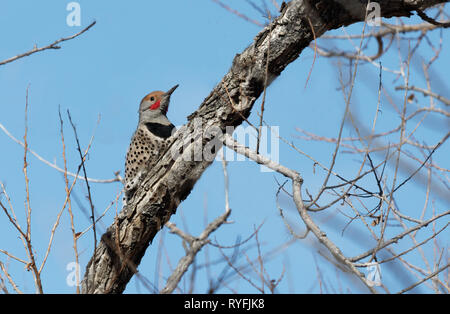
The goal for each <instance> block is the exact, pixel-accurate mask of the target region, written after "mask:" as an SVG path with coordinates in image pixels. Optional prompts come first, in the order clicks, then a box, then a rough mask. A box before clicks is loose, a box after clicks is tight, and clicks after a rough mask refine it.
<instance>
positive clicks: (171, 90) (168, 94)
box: [164, 84, 178, 96]
mask: <svg viewBox="0 0 450 314" xmlns="http://www.w3.org/2000/svg"><path fill="white" fill-rule="evenodd" d="M177 87H178V84H177V85H175V86H174V87H172V88H171V89H169V90H168V91H167V92H166V93H165V94H164V96H170V95H172V93H173V92H174V91H175V90H176V89H177Z"/></svg>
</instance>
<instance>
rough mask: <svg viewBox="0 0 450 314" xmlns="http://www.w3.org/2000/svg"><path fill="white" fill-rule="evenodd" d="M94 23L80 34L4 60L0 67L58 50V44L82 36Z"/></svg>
mask: <svg viewBox="0 0 450 314" xmlns="http://www.w3.org/2000/svg"><path fill="white" fill-rule="evenodd" d="M95 23H96V22H95V21H94V22H92V23H91V24H89V26H87V27H86V28H84V29H83V30H81V31H80V32H78V33H76V34H74V35H72V36H69V37H65V38H61V39H58V40H56V41H54V42H53V43H51V44H50V45H48V46H45V47H41V48H37V47H34V48H33V49H32V50H30V51H27V52H25V53H22V54H20V55H17V56H15V57H12V58H9V59H6V60H4V61H1V62H0V66H2V65H4V64H7V63H10V62H13V61H16V60H17V59H20V58H24V57H28V56H30V55H32V54H34V53H37V52H41V51H44V50H48V49H60V48H61V47H60V46H58V44H60V43H62V42H64V41H68V40H71V39H74V38H76V37H78V36H80V35H81V34H83V33H84V32H87V31H88V30H89V29H90V28H91V27H92V26H94V25H95Z"/></svg>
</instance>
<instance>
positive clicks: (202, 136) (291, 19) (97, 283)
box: [82, 0, 450, 293]
mask: <svg viewBox="0 0 450 314" xmlns="http://www.w3.org/2000/svg"><path fill="white" fill-rule="evenodd" d="M448 1H450V0H389V1H388V0H380V1H372V2H378V3H379V4H380V7H381V15H382V16H383V17H393V16H407V17H408V16H411V15H412V14H414V11H415V10H416V9H420V10H424V9H426V8H429V7H430V6H433V5H436V4H439V3H444V2H448ZM366 5H367V1H363V0H318V1H314V0H293V1H291V2H289V3H288V4H287V5H286V6H284V7H283V10H282V12H281V13H280V16H279V17H277V18H276V19H275V20H274V21H273V22H272V23H271V24H270V25H268V26H267V27H265V28H264V29H263V30H262V31H261V32H260V33H259V34H258V35H257V36H256V37H255V38H254V41H253V43H252V44H251V45H250V46H249V47H247V48H246V49H245V50H244V51H243V52H242V53H241V54H237V55H236V57H235V58H234V60H233V63H232V66H231V69H230V70H229V72H228V73H227V74H226V75H225V76H224V77H223V79H222V81H221V82H220V83H219V84H218V85H217V86H216V87H215V88H214V89H213V91H212V92H211V93H210V94H209V96H208V97H207V98H206V99H205V100H204V101H203V103H202V104H201V105H200V107H199V108H198V110H197V111H195V112H194V113H192V114H191V115H190V116H189V117H188V121H189V122H188V123H187V124H186V125H185V126H183V127H182V128H181V129H180V130H178V131H177V133H176V134H175V135H174V136H173V139H172V141H171V144H170V147H169V150H168V151H167V152H166V153H165V154H164V156H163V157H162V158H161V159H160V160H159V162H158V163H157V164H156V166H155V167H154V168H152V169H151V170H150V171H148V172H147V173H146V174H145V176H144V179H142V181H141V184H140V185H139V186H140V187H139V188H138V190H137V191H136V193H135V195H134V197H133V199H131V200H130V201H129V202H128V204H127V206H125V207H124V208H123V210H122V211H121V212H120V213H119V215H118V217H117V219H116V221H115V222H114V223H113V224H112V225H111V226H110V227H109V228H108V229H107V231H106V232H105V234H103V236H102V237H101V241H100V242H99V243H98V245H97V250H96V251H95V252H94V254H93V257H92V258H91V260H90V261H89V263H88V265H87V267H86V272H85V275H84V279H83V281H82V292H83V293H121V292H122V291H123V290H124V289H125V287H126V285H127V283H128V282H129V280H130V279H131V277H132V276H133V275H134V274H135V273H136V272H137V267H138V265H139V263H140V261H141V259H142V257H143V256H144V254H145V251H146V249H147V247H148V246H149V244H150V243H151V241H152V240H153V238H154V236H155V235H156V233H157V232H158V231H159V230H160V229H161V228H162V227H163V226H164V223H165V222H166V221H168V219H169V218H170V216H171V215H172V214H174V213H175V212H176V209H177V207H178V205H179V204H180V202H181V201H183V200H184V199H186V197H187V196H188V195H189V193H190V192H191V190H192V189H193V187H194V184H195V183H196V182H197V180H198V179H199V178H200V176H201V175H202V173H203V172H204V170H205V169H206V168H207V167H208V166H209V165H210V164H211V162H212V160H211V158H209V159H207V160H206V159H202V160H198V161H196V159H194V158H189V156H191V157H192V156H194V155H195V154H196V153H198V150H199V149H203V148H205V147H207V148H208V147H212V146H214V145H217V143H214V141H217V138H216V137H215V136H214V135H215V134H214V132H212V131H211V130H217V131H218V130H221V131H222V132H225V128H226V127H227V126H238V125H239V124H241V123H242V122H243V121H244V118H246V117H248V115H249V114H250V111H251V109H252V107H253V105H254V103H255V101H256V99H257V98H258V97H259V96H260V95H261V93H262V92H263V90H264V83H265V82H266V63H267V62H268V64H267V68H268V72H267V74H268V76H267V81H268V83H269V84H270V82H271V81H273V80H274V79H275V78H276V77H278V76H279V75H280V74H281V72H282V71H283V70H284V69H285V68H286V66H287V65H288V64H289V63H291V62H292V61H294V60H296V59H297V58H298V56H299V55H300V53H301V52H302V51H303V49H304V48H305V47H307V46H308V45H309V44H310V42H311V41H312V40H313V39H314V36H313V31H312V29H311V25H312V26H313V27H314V34H315V36H316V37H319V36H321V35H322V34H323V33H325V32H326V31H328V30H331V29H335V28H338V27H340V26H342V25H349V24H352V23H356V22H359V21H363V20H364V18H365V16H366V11H365V10H366ZM269 41H270V44H269ZM267 58H268V59H267ZM230 98H231V99H232V102H233V106H232V105H231V104H230ZM200 119H201V120H200ZM199 121H201V123H199ZM186 134H189V137H186ZM174 152H177V153H178V156H177V157H176V158H174V157H173V155H174ZM215 153H216V151H214V149H213V151H212V155H215ZM189 159H190V160H191V161H189ZM197 159H198V158H197ZM200 159H201V158H200Z"/></svg>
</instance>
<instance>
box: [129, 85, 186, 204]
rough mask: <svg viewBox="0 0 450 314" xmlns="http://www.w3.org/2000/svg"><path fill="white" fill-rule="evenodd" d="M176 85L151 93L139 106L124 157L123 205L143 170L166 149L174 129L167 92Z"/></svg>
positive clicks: (131, 194)
mask: <svg viewBox="0 0 450 314" xmlns="http://www.w3.org/2000/svg"><path fill="white" fill-rule="evenodd" d="M177 87H178V85H175V86H174V87H172V88H171V89H170V90H168V91H167V92H162V91H156V92H152V93H150V94H148V95H147V96H145V97H144V98H143V99H142V101H141V103H140V105H139V122H138V126H137V129H136V131H135V132H134V134H133V136H132V138H131V143H130V146H129V148H128V152H127V157H126V160H125V182H124V185H125V196H124V203H125V204H126V203H127V202H128V201H129V200H130V199H131V197H132V196H133V194H134V192H135V191H136V188H137V184H138V183H139V180H140V178H141V176H142V174H143V173H144V170H145V169H151V168H152V167H153V165H154V164H156V162H157V161H158V159H159V158H160V157H161V156H162V153H164V152H165V148H166V147H167V142H168V139H169V138H170V136H171V135H172V131H173V130H174V129H175V126H174V125H173V124H172V123H171V122H170V121H169V119H167V116H166V114H167V110H168V109H169V102H170V95H172V93H173V92H174V91H175V89H176V88H177Z"/></svg>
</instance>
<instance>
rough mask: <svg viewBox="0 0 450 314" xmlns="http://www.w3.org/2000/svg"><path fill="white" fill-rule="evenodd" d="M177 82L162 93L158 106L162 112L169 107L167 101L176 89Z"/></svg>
mask: <svg viewBox="0 0 450 314" xmlns="http://www.w3.org/2000/svg"><path fill="white" fill-rule="evenodd" d="M177 87H178V84H177V85H175V86H174V87H172V88H171V89H169V90H168V91H167V92H165V93H164V95H163V97H162V100H161V106H160V107H159V108H160V109H161V111H162V112H164V114H165V113H166V112H167V110H168V109H169V102H170V95H172V93H173V92H174V91H175V90H176V89H177Z"/></svg>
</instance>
